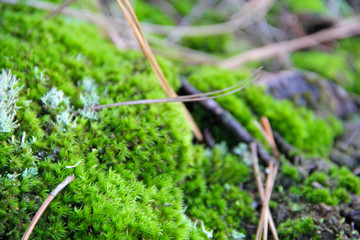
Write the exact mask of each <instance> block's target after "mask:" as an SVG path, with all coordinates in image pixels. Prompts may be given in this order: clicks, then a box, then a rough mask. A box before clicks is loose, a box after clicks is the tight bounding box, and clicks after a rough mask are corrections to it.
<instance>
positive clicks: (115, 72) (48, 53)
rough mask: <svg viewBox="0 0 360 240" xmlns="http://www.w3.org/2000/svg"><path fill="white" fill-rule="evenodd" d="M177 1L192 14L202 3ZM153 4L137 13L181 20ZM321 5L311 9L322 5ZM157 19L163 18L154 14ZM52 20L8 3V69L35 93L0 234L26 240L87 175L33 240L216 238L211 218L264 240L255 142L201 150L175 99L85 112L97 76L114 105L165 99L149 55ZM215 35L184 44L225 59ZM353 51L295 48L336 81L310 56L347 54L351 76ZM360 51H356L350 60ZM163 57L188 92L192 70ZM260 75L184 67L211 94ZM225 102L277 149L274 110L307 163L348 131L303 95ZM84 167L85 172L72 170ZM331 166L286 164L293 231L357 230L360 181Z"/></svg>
mask: <svg viewBox="0 0 360 240" xmlns="http://www.w3.org/2000/svg"><path fill="white" fill-rule="evenodd" d="M172 2H173V4H174V7H175V8H176V9H178V10H179V12H180V13H181V14H182V15H186V14H187V13H188V12H189V9H191V7H192V6H193V4H195V2H191V1H172ZM311 2H316V1H311ZM138 3H139V4H141V3H142V1H138ZM146 4H147V3H144V5H143V6H140V7H138V8H137V14H138V15H139V17H140V18H141V19H146V20H148V21H151V22H154V23H159V24H172V22H171V19H168V18H166V17H163V16H164V14H163V13H161V12H160V11H159V10H158V9H155V10H154V9H153V8H148V7H147V6H148V5H146ZM288 4H290V3H288ZM309 4H310V2H309ZM316 4H317V3H314V6H312V5H311V4H310V5H311V6H310V5H309V6H310V7H309V8H310V9H312V8H315V9H318V8H323V6H322V5H321V4H320V5H319V4H317V5H316ZM292 7H293V8H294V9H300V10H299V11H301V9H302V8H303V7H301V6H300V7H299V6H292ZM306 8H308V7H306ZM150 10H151V11H150ZM154 11H155V13H156V14H155V15H156V16H157V17H154V15H152V14H149V13H153V12H154ZM294 11H295V10H294ZM316 11H317V10H316ZM45 15H46V13H45V12H42V11H35V10H32V9H30V8H27V7H25V6H22V5H18V6H14V7H10V6H8V5H5V4H0V19H1V21H0V26H1V27H0V49H1V54H0V55H1V56H0V68H1V69H8V70H11V72H12V73H13V74H14V75H16V76H17V78H18V79H19V84H18V85H19V86H20V85H23V86H24V87H23V88H22V89H21V94H20V96H19V100H18V103H17V105H18V106H20V107H21V108H19V109H17V116H16V119H17V120H18V123H19V125H20V126H19V127H18V128H16V129H15V130H14V131H13V132H10V133H1V134H0V174H1V176H0V206H2V207H1V209H0V218H1V219H2V221H1V222H0V238H2V239H19V238H20V236H21V235H22V234H23V233H24V231H25V229H26V227H27V226H28V224H29V223H30V221H31V219H32V217H33V216H34V214H35V212H36V211H37V209H38V208H39V206H40V205H41V203H42V202H43V201H44V199H45V198H46V197H47V195H48V194H49V192H50V191H51V190H52V189H53V188H54V187H55V186H56V185H57V184H59V183H60V182H61V181H62V180H63V179H64V178H65V177H66V176H68V175H70V174H75V181H74V182H72V183H71V184H70V185H69V186H68V187H67V188H66V189H64V190H63V191H62V192H61V193H60V194H59V195H58V196H57V197H56V198H55V199H54V201H53V202H52V203H51V204H50V206H49V207H48V209H47V210H46V211H45V213H44V214H43V216H42V217H41V219H40V221H39V223H38V224H37V226H36V228H35V230H34V232H33V235H32V237H33V238H34V239H51V238H53V239H105V238H108V239H207V236H206V235H205V233H204V232H203V231H202V230H201V224H200V222H199V223H198V224H197V225H194V222H195V220H196V219H197V220H199V221H203V223H204V226H205V229H206V230H207V231H209V232H210V231H211V230H213V231H214V232H213V235H214V238H215V239H251V238H252V237H253V234H254V229H256V225H257V220H256V219H258V217H259V215H258V213H259V211H258V210H259V209H258V207H259V199H258V197H257V194H256V186H255V184H254V180H253V178H252V172H251V166H250V165H251V161H249V153H248V151H247V150H246V148H244V146H237V145H236V144H235V143H234V142H231V141H229V142H228V143H227V144H225V143H224V144H218V145H216V147H215V148H214V149H212V150H209V149H204V147H203V146H202V145H194V144H193V142H192V134H191V130H190V126H189V125H188V124H187V123H186V120H185V118H184V116H183V114H182V112H181V110H180V108H179V105H178V104H176V103H171V104H157V105H146V106H131V107H120V108H110V109H104V110H102V111H100V112H99V117H98V120H90V119H87V118H85V117H83V116H81V115H79V114H78V112H77V111H78V110H81V109H82V108H83V103H82V101H81V96H83V95H84V94H85V92H86V89H85V87H84V86H82V85H81V82H82V81H83V80H84V78H85V79H93V80H94V83H95V84H96V86H97V88H96V91H97V94H98V95H99V96H100V103H101V104H106V103H113V102H119V101H126V100H135V99H143V98H161V97H165V94H164V92H163V91H162V89H161V87H160V85H159V84H158V82H157V79H156V77H155V75H154V74H153V73H152V70H151V68H150V67H149V65H148V63H147V62H146V59H145V58H144V57H143V55H142V54H140V53H138V52H135V51H126V52H120V51H118V50H117V49H116V48H115V47H114V46H113V45H112V44H111V43H110V42H108V41H107V40H106V39H104V38H103V37H102V36H101V35H100V31H99V30H98V29H96V28H95V27H94V26H91V25H89V24H86V23H84V22H81V21H79V20H74V19H71V18H67V17H62V16H58V17H56V18H53V19H51V20H45V19H44V16H45ZM159 16H160V17H159ZM204 16H206V17H204V18H205V20H206V19H208V20H209V22H214V23H216V22H221V21H222V20H223V19H222V18H221V16H218V15H217V14H216V13H213V12H211V11H210V12H208V13H206V14H204ZM205 23H207V22H205ZM197 24H202V22H201V21H200V20H199V22H198V23H197ZM215 38H216V37H215ZM215 38H214V39H215ZM214 39H211V38H207V40H206V41H208V42H207V43H206V41H205V43H206V44H202V43H203V42H202V39H201V38H200V39H195V40H194V39H191V40H185V39H183V41H184V43H186V44H187V45H188V46H189V47H194V48H197V49H200V48H201V49H203V50H206V51H209V52H214V53H216V54H219V55H221V54H226V53H227V51H228V47H227V46H228V44H229V42H231V41H232V38H231V36H229V35H226V36H224V38H223V39H220V40H221V43H219V42H216V41H215V43H216V44H215V45H216V47H214V46H215V45H214V41H213V40H214ZM216 39H217V40H219V38H216ZM349 41H350V40H349ZM355 41H357V40H355ZM218 45H221V47H220V48H218ZM350 45H352V43H350ZM348 48H349V43H348V42H346V41H344V42H342V43H341V44H340V46H339V52H337V54H336V55H334V56H338V55H341V57H339V59H340V60H339V59H338V58H337V57H334V56H328V55H326V56H323V54H322V53H319V54H318V53H314V52H301V53H296V54H294V55H293V57H292V58H293V60H294V63H295V65H296V66H298V67H302V68H305V69H310V70H314V71H317V72H318V73H320V74H322V75H324V76H326V77H329V78H331V79H332V80H334V81H337V80H338V72H337V71H335V70H334V72H331V71H330V72H328V71H325V70H324V71H323V72H321V70H322V69H323V68H322V67H321V66H320V65H321V64H320V63H321V61H319V66H317V65H315V64H311V63H312V62H311V61H310V60H309V61H307V60H306V59H308V58H309V59H311V58H312V57H314V56H318V57H319V58H321V59H329V58H336V59H335V60H334V65H336V66H338V68H337V69H342V67H343V66H344V64H345V63H344V61H345V60H344V59H345V58H344V56H343V54H346V53H343V52H347V51H348V50H347V49H348ZM340 49H342V50H340ZM341 51H343V52H341ZM297 54H298V55H299V56H300V55H301V56H304V57H297ZM356 54H358V53H357V52H355V51H353V52H352V53H351V54H350V55H351V56H350V57H353V58H356V56H357V55H356ZM347 57H349V56H347ZM159 61H160V64H161V65H162V67H163V69H164V71H165V74H166V75H167V77H168V79H169V80H170V82H171V84H172V86H173V87H174V88H175V89H177V88H178V87H179V86H180V82H179V81H178V79H177V76H178V74H179V73H180V72H179V67H178V66H175V65H174V64H172V63H171V62H169V61H167V60H165V59H159ZM356 64H357V63H356ZM356 64H355V66H357V65H358V64H357V65H356ZM255 65H256V64H255ZM251 71H252V69H248V70H244V69H243V70H242V71H227V70H222V69H219V68H214V67H213V66H210V67H209V66H202V67H196V68H187V69H185V70H183V71H181V73H183V74H186V75H187V76H188V79H189V81H190V82H191V83H192V84H193V85H194V86H196V87H197V88H199V89H200V90H202V91H210V90H217V89H221V88H224V87H228V86H230V85H232V84H235V83H237V82H239V81H241V80H243V79H245V78H246V77H248V76H249V75H250V73H251ZM339 71H340V70H339ZM345 71H346V72H347V73H345V74H344V76H345V77H346V79H348V81H347V82H345V83H344V86H345V88H346V89H347V90H349V91H352V92H355V93H358V91H359V90H358V88H357V85H356V83H357V82H358V81H357V79H356V77H354V74H355V73H354V68H346V69H345ZM327 74H329V75H327ZM220 80H221V81H220ZM53 87H56V88H57V89H58V90H62V91H63V92H64V94H65V95H66V96H67V97H69V99H70V105H71V106H72V107H73V108H72V109H70V111H72V113H74V114H75V116H74V117H73V118H71V119H70V120H71V123H72V124H68V125H66V124H65V125H62V124H60V123H59V121H57V119H58V116H59V114H61V112H62V111H64V110H65V109H66V108H67V107H68V106H66V105H62V106H60V107H59V108H56V109H51V108H49V107H48V106H46V105H45V104H44V103H43V101H42V100H41V98H42V97H43V96H44V95H45V94H46V93H47V92H49V91H50V90H51V89H52V88H53ZM29 101H31V102H29ZM218 102H219V103H220V104H221V105H222V106H223V107H224V108H225V109H227V110H228V111H230V112H231V113H232V114H233V115H234V116H235V118H236V119H237V120H238V121H239V122H240V123H241V124H243V125H244V127H245V128H246V129H247V130H248V131H249V132H250V133H251V134H253V135H254V136H255V137H256V138H257V139H260V140H262V141H263V143H264V144H266V143H265V141H264V139H263V137H262V135H261V133H260V132H259V130H258V129H257V128H256V126H255V125H254V123H253V122H254V120H258V119H259V117H260V116H262V115H266V116H267V117H268V118H269V120H270V122H271V124H272V127H273V128H274V129H275V130H277V131H278V132H279V133H280V134H281V135H283V136H284V138H285V139H286V140H287V141H288V142H290V143H291V144H292V145H294V146H296V147H297V148H298V149H299V150H300V151H302V152H303V153H305V155H306V156H307V157H309V156H318V157H319V156H320V157H324V158H326V157H327V156H328V154H329V152H330V150H331V148H332V145H333V142H334V139H335V137H336V136H337V135H338V134H339V133H340V132H341V130H342V129H341V124H340V121H339V120H338V119H335V120H333V121H329V120H328V119H322V118H320V117H317V116H315V114H314V113H313V112H312V111H310V110H308V109H306V108H299V107H295V105H294V104H293V103H291V102H290V101H278V100H275V99H273V98H272V97H271V96H270V95H266V94H265V92H264V89H261V88H259V87H255V86H251V87H248V88H247V89H246V90H245V91H243V92H240V93H237V94H235V95H231V96H227V97H224V98H220V99H218ZM195 109H196V107H195ZM199 112H200V111H197V113H195V118H196V119H197V120H199V121H200V125H206V126H207V127H209V128H211V130H212V131H215V132H217V133H216V134H215V137H216V140H218V142H219V140H229V138H226V137H224V136H223V135H225V134H226V133H224V132H223V131H222V130H221V129H219V128H217V127H216V126H213V125H212V124H206V123H204V121H203V118H202V115H201V113H200V114H199ZM75 117H76V118H77V119H76V120H75ZM75 123H76V125H75ZM227 134H228V133H227ZM226 145H231V146H232V148H227V147H226ZM79 161H80V164H79V165H78V166H77V167H75V168H66V166H70V165H74V164H75V163H77V162H79ZM316 161H318V159H317V160H316ZM319 162H320V160H319ZM325 162H326V163H327V164H328V168H326V169H322V170H321V171H319V170H315V171H314V172H310V171H308V169H307V168H306V164H307V163H309V162H306V161H305V162H301V164H299V163H291V162H289V161H288V160H286V159H283V160H282V167H281V171H280V173H279V176H278V179H277V183H276V187H275V189H274V194H273V198H272V199H273V201H272V202H271V203H270V207H271V210H272V212H273V213H274V217H275V219H276V224H277V225H278V226H279V234H280V236H283V237H289V236H290V239H310V238H312V239H314V236H316V235H319V231H323V232H325V231H326V230H327V229H325V230H324V229H323V228H324V225H325V224H332V226H335V227H334V229H332V230H333V235H332V236H337V237H339V238H341V239H346V238H350V237H351V236H353V237H356V236H357V235H356V233H354V234H353V233H352V230H351V225H350V224H347V223H341V224H337V225H336V223H334V222H336V221H337V220H339V219H341V217H343V216H342V215H341V214H340V210H339V209H344V208H349V206H352V207H353V208H355V206H357V205H356V204H354V202H356V199H357V198H358V197H357V194H359V189H360V180H359V178H358V177H357V176H355V175H354V174H353V173H352V172H351V171H350V170H348V169H347V168H345V167H342V168H339V167H337V166H335V165H334V164H331V163H329V162H328V161H325ZM314 183H315V184H314ZM320 203H325V204H328V205H332V206H333V208H332V210H331V211H330V213H332V214H333V215H334V216H335V217H334V218H335V220H334V222H330V220H331V219H332V218H329V219H330V220H328V219H325V220H324V219H323V220H321V219H322V217H320V214H319V213H320V212H321V210H319V209H315V210H314V206H315V207H319V206H321V205H319V204H320ZM351 204H352V205H351ZM319 208H320V207H319ZM350 209H351V207H350ZM285 210H286V212H285V213H284V212H283V211H285ZM312 214H313V215H312ZM310 217H313V220H311V219H310ZM349 229H350V230H349ZM321 233H322V232H320V234H321ZM245 236H246V237H245ZM323 239H326V238H323Z"/></svg>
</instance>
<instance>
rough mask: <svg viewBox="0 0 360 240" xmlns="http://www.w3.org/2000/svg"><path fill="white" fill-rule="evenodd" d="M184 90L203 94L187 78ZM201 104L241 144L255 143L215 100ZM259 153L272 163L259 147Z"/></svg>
mask: <svg viewBox="0 0 360 240" xmlns="http://www.w3.org/2000/svg"><path fill="white" fill-rule="evenodd" d="M181 82H182V90H183V91H184V92H185V93H186V94H200V93H201V92H200V91H199V90H197V89H196V88H194V87H193V86H192V85H191V84H190V83H189V82H188V81H186V79H185V78H183V77H182V78H181ZM199 104H200V105H201V106H202V107H203V108H205V109H206V110H207V111H208V112H209V113H211V114H212V115H213V116H214V117H215V118H216V120H217V121H218V122H221V123H222V124H223V125H224V126H225V128H227V129H228V130H229V131H230V132H231V133H232V134H233V135H234V137H235V139H236V140H237V141H239V142H244V143H246V144H250V143H252V142H254V141H255V139H254V137H253V136H252V135H251V134H250V133H248V131H246V129H245V128H244V127H243V126H242V125H241V124H240V123H239V122H238V121H237V120H236V119H235V118H234V117H233V116H232V115H231V114H230V113H229V112H228V111H226V110H225V109H223V108H222V107H221V106H220V105H219V104H218V103H217V102H216V101H215V100H213V99H206V100H203V101H199ZM257 153H258V155H259V158H260V159H261V160H262V161H263V162H264V163H265V165H267V164H268V163H269V162H270V161H272V157H271V156H270V155H269V154H268V153H267V152H266V150H265V149H263V148H261V147H258V148H257Z"/></svg>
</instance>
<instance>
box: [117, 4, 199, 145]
mask: <svg viewBox="0 0 360 240" xmlns="http://www.w3.org/2000/svg"><path fill="white" fill-rule="evenodd" d="M117 2H118V4H119V6H120V8H121V10H122V12H123V13H124V15H125V18H126V19H127V21H128V23H129V25H130V27H131V29H132V30H133V33H134V35H135V37H136V39H137V40H138V42H139V44H140V47H141V49H142V50H143V52H144V54H145V56H146V58H147V59H148V61H149V63H150V65H151V67H152V68H153V70H154V73H155V75H156V76H157V78H158V79H159V82H160V85H161V87H162V88H163V89H164V91H165V92H166V94H167V95H168V96H169V97H176V93H175V92H174V90H173V89H172V88H171V87H170V85H169V83H168V81H167V79H166V77H165V75H164V73H163V71H162V69H161V67H160V66H159V64H158V62H157V61H156V59H155V57H154V55H153V53H152V51H151V48H150V46H149V44H148V42H147V41H146V38H145V36H144V34H143V31H142V30H141V27H140V23H139V21H138V19H137V17H136V14H135V12H134V10H133V9H132V7H131V4H130V3H129V1H128V0H117ZM181 108H182V109H183V111H184V113H185V117H186V119H187V120H188V121H189V123H190V124H191V126H192V130H193V133H194V135H195V137H196V138H197V139H198V140H199V141H201V140H202V139H203V136H202V133H201V131H200V129H199V127H198V126H197V124H196V122H195V121H194V119H193V118H192V116H191V114H190V113H189V111H188V110H187V109H186V107H185V105H184V104H181Z"/></svg>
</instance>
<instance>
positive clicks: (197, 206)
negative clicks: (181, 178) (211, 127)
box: [183, 144, 254, 239]
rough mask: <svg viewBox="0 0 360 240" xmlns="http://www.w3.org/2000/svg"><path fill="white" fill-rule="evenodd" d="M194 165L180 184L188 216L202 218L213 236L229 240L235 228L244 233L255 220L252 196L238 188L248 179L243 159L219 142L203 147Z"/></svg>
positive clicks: (246, 167)
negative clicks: (189, 174) (212, 232)
mask: <svg viewBox="0 0 360 240" xmlns="http://www.w3.org/2000/svg"><path fill="white" fill-rule="evenodd" d="M200 150H201V149H199V151H200ZM200 153H201V152H200ZM193 167H194V172H193V173H192V174H191V176H189V177H188V179H187V181H186V183H185V184H184V186H183V189H184V192H185V204H186V205H187V210H186V211H187V213H188V214H189V216H191V217H192V218H196V219H198V220H201V221H203V222H204V223H205V226H206V229H208V228H209V229H213V230H214V238H215V239H228V237H230V236H231V234H232V233H233V232H234V231H237V232H244V227H245V223H246V224H249V223H250V222H254V209H253V208H252V207H251V203H252V198H251V197H250V196H249V195H248V194H247V192H245V191H243V190H240V189H239V187H238V186H239V184H240V183H244V182H246V181H247V180H248V179H249V167H248V166H246V165H245V164H244V159H241V158H240V157H239V156H236V155H232V154H228V150H227V148H226V147H225V145H224V144H222V145H218V146H216V147H215V148H214V149H213V150H212V151H211V150H206V151H205V152H204V153H203V154H202V156H201V155H200V156H199V157H198V158H197V159H196V160H195V162H194V166H193ZM199 228H200V226H199Z"/></svg>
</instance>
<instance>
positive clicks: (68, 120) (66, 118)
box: [56, 108, 77, 131]
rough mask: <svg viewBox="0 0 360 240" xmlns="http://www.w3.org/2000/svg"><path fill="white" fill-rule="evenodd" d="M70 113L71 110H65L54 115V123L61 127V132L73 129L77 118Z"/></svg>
mask: <svg viewBox="0 0 360 240" xmlns="http://www.w3.org/2000/svg"><path fill="white" fill-rule="evenodd" d="M71 112H72V109H70V108H69V109H66V110H65V111H63V112H60V113H58V114H57V115H56V123H57V124H58V125H59V126H60V127H61V129H62V130H63V131H66V129H67V128H75V127H76V120H77V118H76V117H75V115H74V114H73V113H71Z"/></svg>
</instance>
